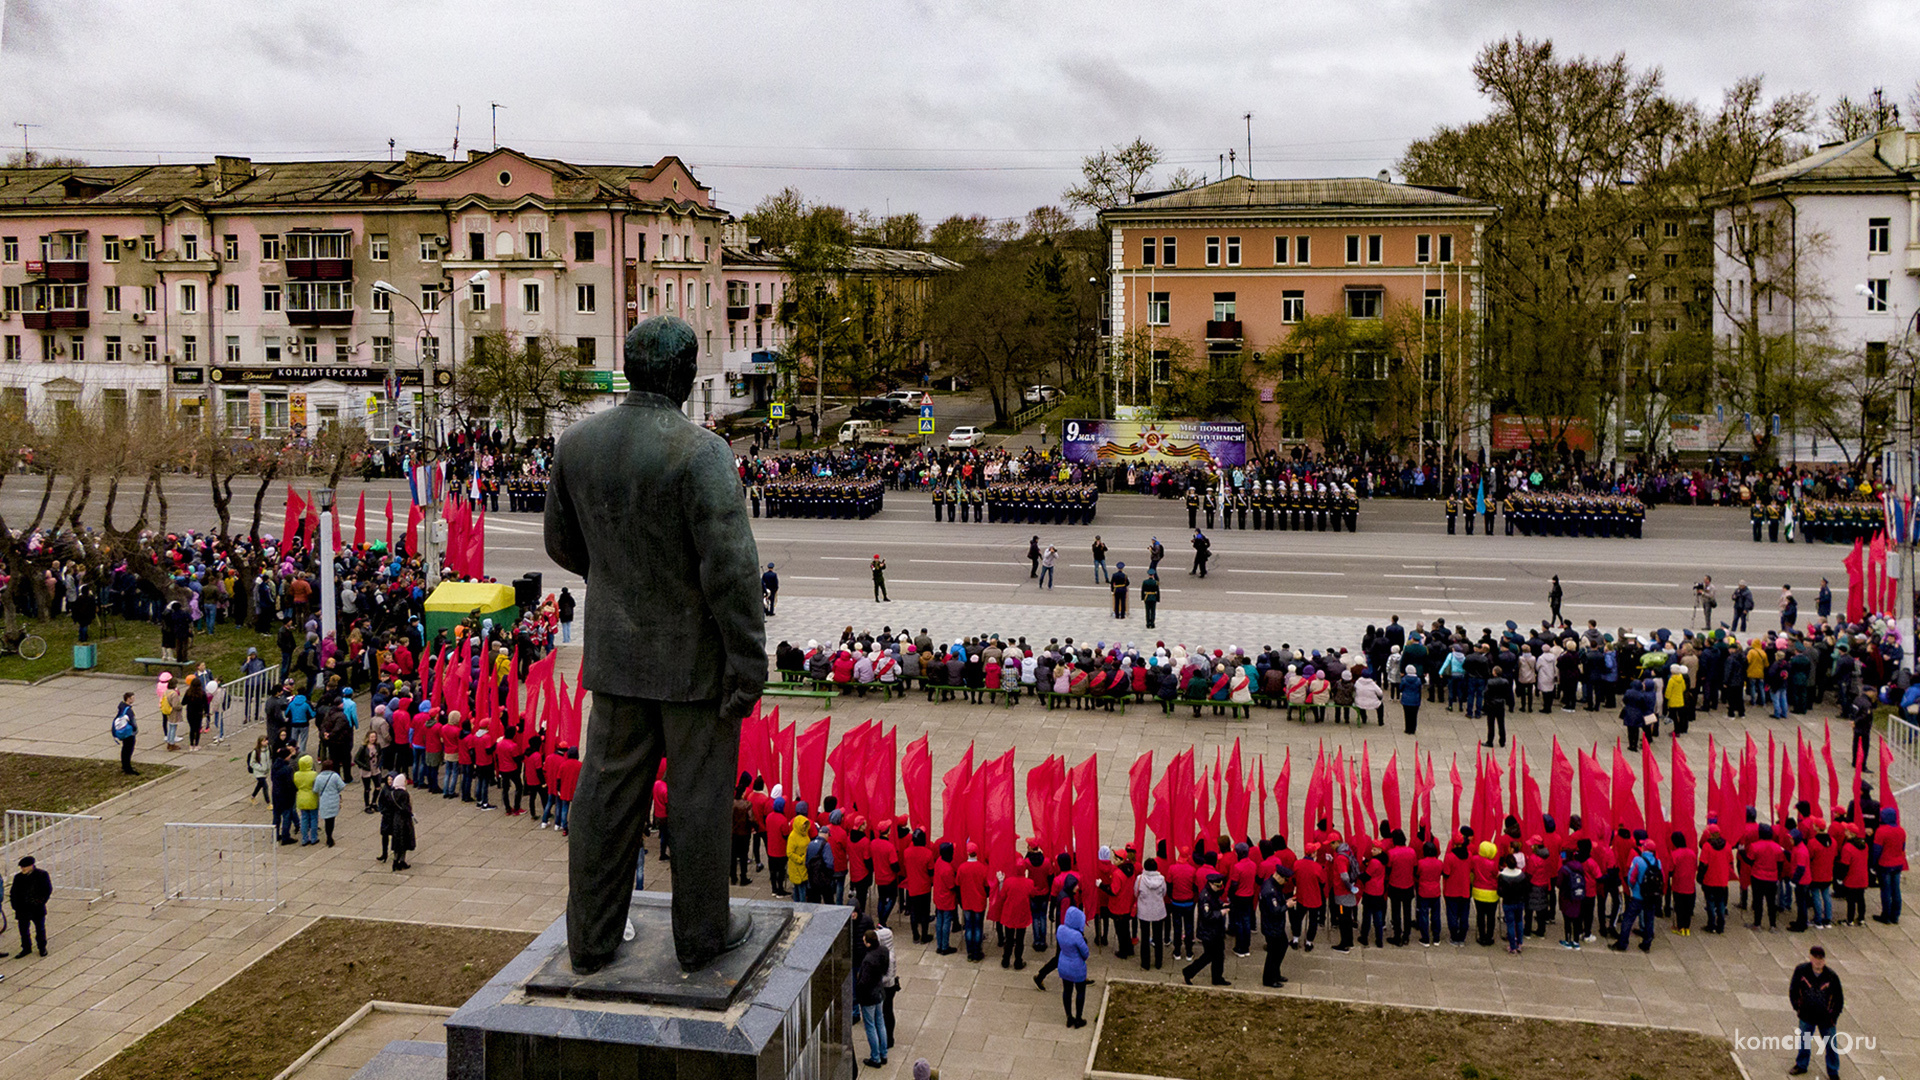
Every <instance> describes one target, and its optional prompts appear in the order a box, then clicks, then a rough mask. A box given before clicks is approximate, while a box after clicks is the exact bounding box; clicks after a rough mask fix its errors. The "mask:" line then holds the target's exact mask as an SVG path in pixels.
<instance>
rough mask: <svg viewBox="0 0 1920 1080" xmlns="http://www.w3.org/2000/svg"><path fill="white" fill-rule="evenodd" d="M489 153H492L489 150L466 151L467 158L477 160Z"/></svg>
mask: <svg viewBox="0 0 1920 1080" xmlns="http://www.w3.org/2000/svg"><path fill="white" fill-rule="evenodd" d="M490 153H492V151H491V150H469V151H467V160H468V161H479V160H480V159H481V158H483V157H486V156H487V155H488V154H490Z"/></svg>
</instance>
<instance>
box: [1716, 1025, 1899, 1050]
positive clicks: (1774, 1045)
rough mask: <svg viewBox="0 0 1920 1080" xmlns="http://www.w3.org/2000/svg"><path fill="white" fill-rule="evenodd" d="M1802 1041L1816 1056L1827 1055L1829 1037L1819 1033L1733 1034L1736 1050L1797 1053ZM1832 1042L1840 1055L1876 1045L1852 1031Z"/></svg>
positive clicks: (1837, 1035) (1836, 1035) (1838, 1033)
mask: <svg viewBox="0 0 1920 1080" xmlns="http://www.w3.org/2000/svg"><path fill="white" fill-rule="evenodd" d="M1802 1039H1805V1040H1806V1042H1807V1044H1808V1045H1810V1046H1812V1047H1813V1052H1814V1053H1815V1054H1824V1053H1826V1050H1827V1042H1828V1039H1827V1036H1825V1035H1821V1034H1819V1033H1818V1032H1808V1033H1806V1034H1804V1035H1803V1034H1801V1033H1800V1032H1799V1031H1798V1030H1793V1031H1789V1032H1787V1033H1785V1034H1783V1035H1748V1034H1744V1033H1742V1032H1741V1031H1740V1030H1739V1029H1738V1028H1735V1029H1734V1032H1733V1048H1734V1049H1735V1050H1794V1051H1797V1050H1799V1049H1800V1043H1801V1040H1802ZM1832 1042H1833V1049H1834V1051H1835V1052H1836V1053H1839V1054H1851V1053H1853V1051H1854V1050H1855V1049H1856V1048H1857V1049H1861V1050H1872V1049H1874V1048H1875V1045H1876V1043H1875V1039H1874V1036H1872V1035H1855V1034H1853V1033H1852V1032H1850V1031H1836V1032H1834V1033H1833V1039H1832Z"/></svg>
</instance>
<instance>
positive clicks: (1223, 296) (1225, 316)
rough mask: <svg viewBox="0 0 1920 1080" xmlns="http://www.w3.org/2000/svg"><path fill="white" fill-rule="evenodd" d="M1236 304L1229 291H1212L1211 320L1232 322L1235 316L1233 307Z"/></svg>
mask: <svg viewBox="0 0 1920 1080" xmlns="http://www.w3.org/2000/svg"><path fill="white" fill-rule="evenodd" d="M1237 306H1238V305H1237V304H1236V303H1235V302H1234V294H1233V293H1230V292H1217V293H1214V294H1213V321H1214V322H1232V321H1233V320H1234V319H1235V318H1236V317H1237V316H1235V315H1234V309H1235V308H1236V307H1237Z"/></svg>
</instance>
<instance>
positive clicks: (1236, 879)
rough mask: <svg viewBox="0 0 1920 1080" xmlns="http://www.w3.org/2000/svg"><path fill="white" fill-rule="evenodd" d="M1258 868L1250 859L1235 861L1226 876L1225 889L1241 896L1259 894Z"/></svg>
mask: <svg viewBox="0 0 1920 1080" xmlns="http://www.w3.org/2000/svg"><path fill="white" fill-rule="evenodd" d="M1259 870H1260V868H1259V866H1257V865H1255V863H1254V861H1253V860H1252V859H1240V860H1239V861H1237V862H1235V863H1234V864H1233V873H1232V874H1230V875H1229V876H1228V877H1227V891H1228V892H1230V893H1232V894H1233V895H1234V896H1241V897H1247V896H1258V895H1260V878H1259V876H1258V875H1259Z"/></svg>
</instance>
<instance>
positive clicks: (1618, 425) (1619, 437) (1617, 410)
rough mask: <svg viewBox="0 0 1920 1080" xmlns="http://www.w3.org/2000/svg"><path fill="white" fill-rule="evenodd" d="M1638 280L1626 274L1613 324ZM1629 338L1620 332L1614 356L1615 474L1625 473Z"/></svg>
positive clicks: (1643, 435) (1618, 318) (1618, 322)
mask: <svg viewBox="0 0 1920 1080" xmlns="http://www.w3.org/2000/svg"><path fill="white" fill-rule="evenodd" d="M1639 280H1640V275H1638V274H1628V275H1627V291H1626V292H1625V293H1624V294H1623V295H1622V296H1621V297H1620V299H1619V301H1618V302H1617V303H1615V304H1614V305H1613V324H1614V325H1615V326H1619V325H1620V313H1621V311H1622V310H1623V309H1624V308H1625V307H1626V306H1627V301H1628V300H1629V299H1631V298H1632V297H1633V285H1634V282H1636V281H1639ZM1629 340H1631V335H1629V334H1622V335H1621V336H1620V355H1619V356H1616V357H1614V366H1615V367H1618V368H1619V369H1620V396H1619V397H1618V398H1616V399H1615V400H1614V403H1613V464H1614V475H1615V476H1623V475H1625V473H1626V464H1627V462H1626V458H1625V456H1624V455H1625V452H1626V449H1627V342H1628V341H1629ZM1640 437H1641V438H1642V439H1646V438H1647V437H1648V434H1647V433H1646V432H1644V431H1643V432H1641V433H1640Z"/></svg>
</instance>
